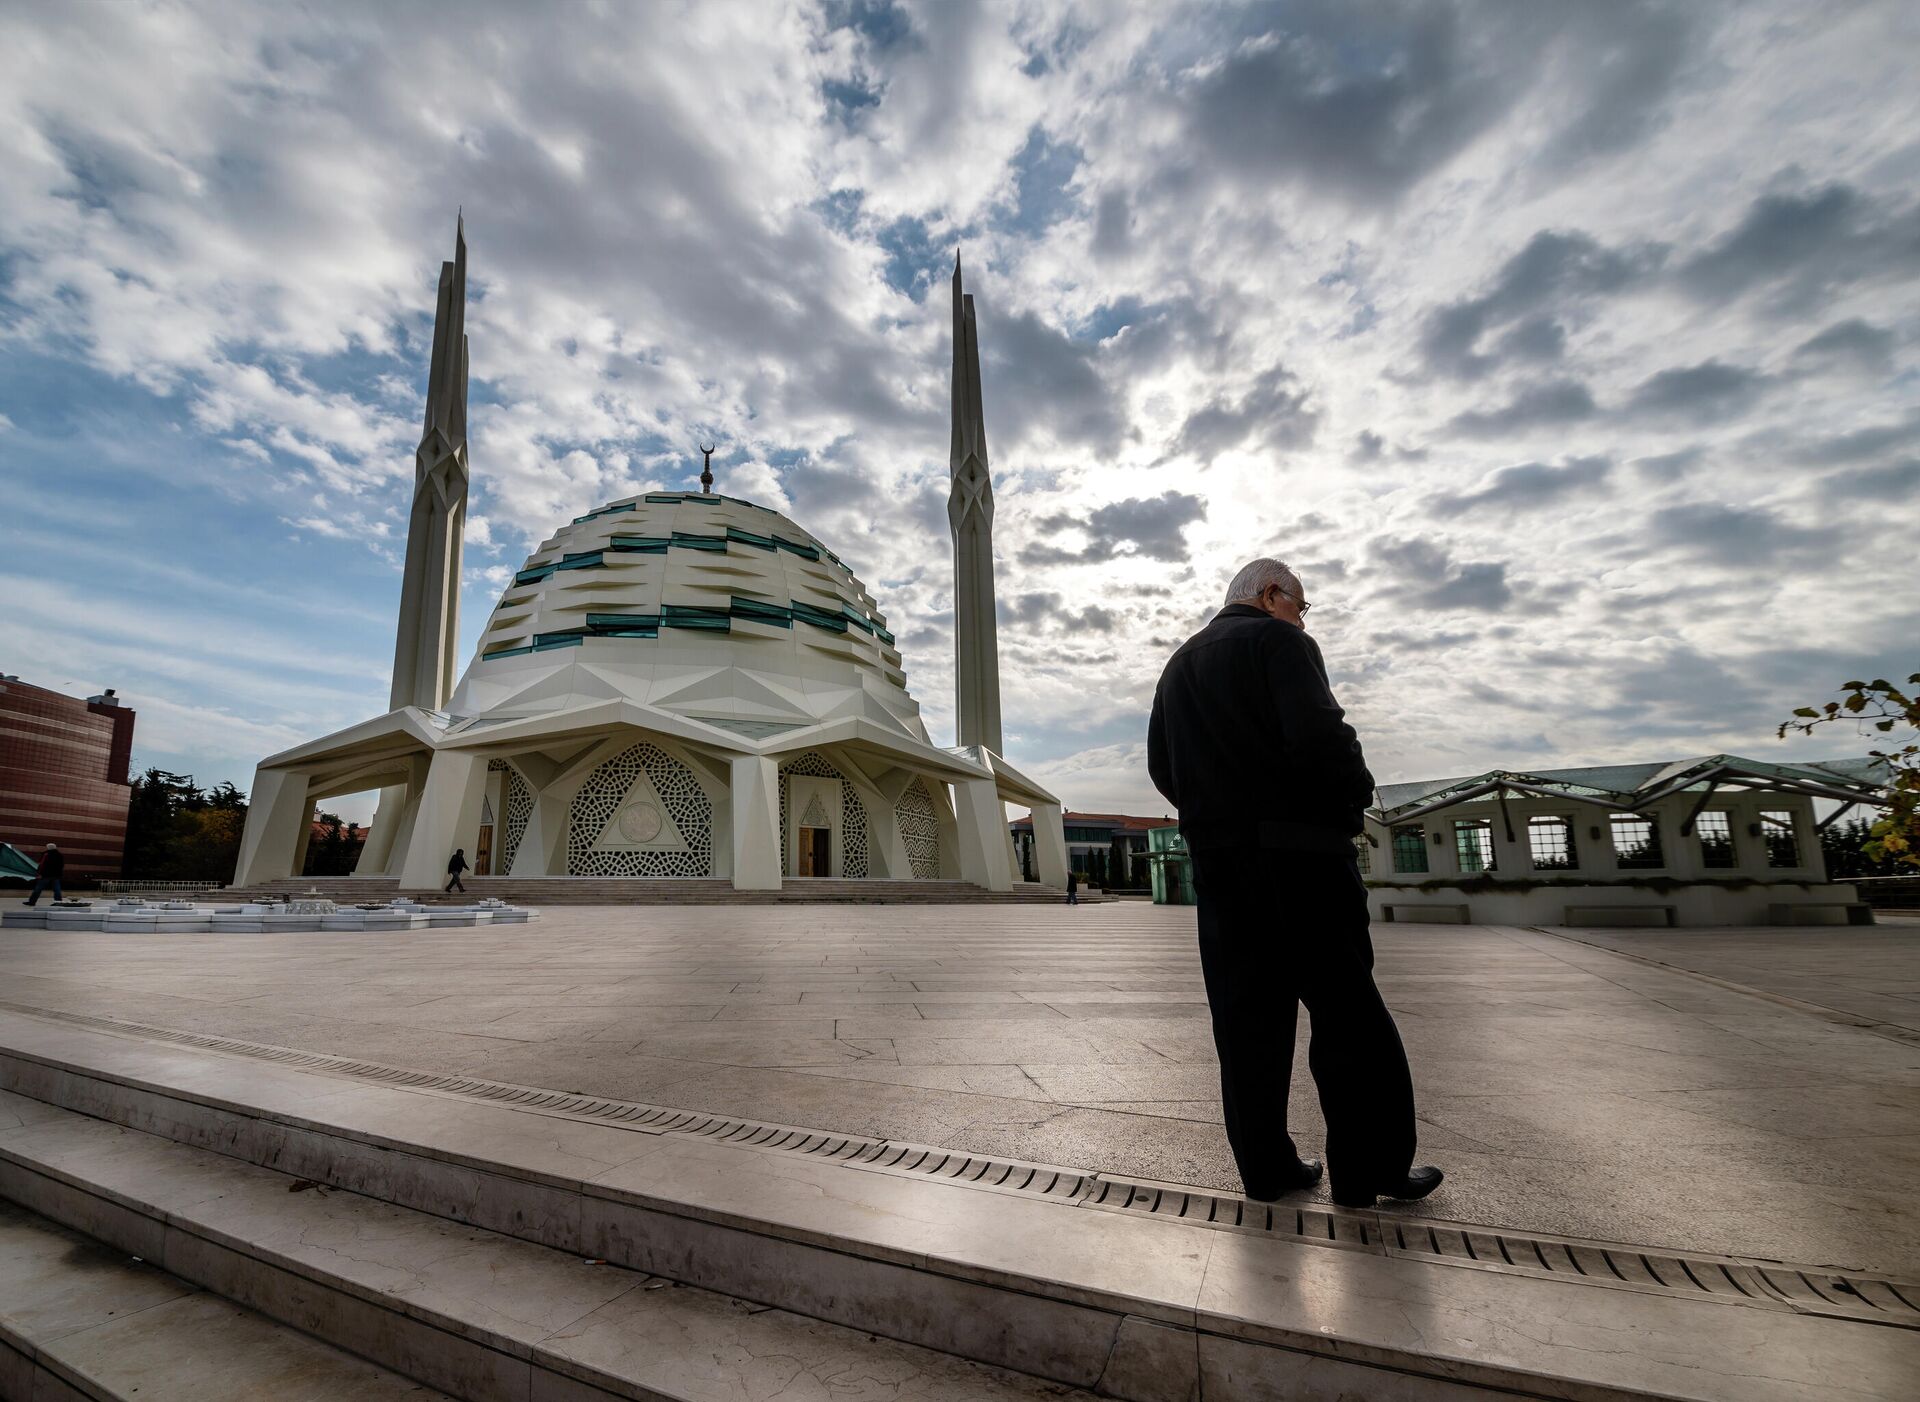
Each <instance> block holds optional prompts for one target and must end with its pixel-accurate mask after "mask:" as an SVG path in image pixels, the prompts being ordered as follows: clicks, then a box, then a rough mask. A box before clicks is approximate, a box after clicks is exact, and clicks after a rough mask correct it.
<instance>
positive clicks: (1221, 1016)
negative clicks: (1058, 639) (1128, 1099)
mask: <svg viewBox="0 0 1920 1402" xmlns="http://www.w3.org/2000/svg"><path fill="white" fill-rule="evenodd" d="M1310 607H1312V606H1311V605H1310V604H1309V603H1308V602H1307V597H1306V591H1305V589H1304V588H1303V587H1302V586H1301V583H1300V578H1299V576H1298V575H1296V574H1295V573H1294V572H1293V571H1292V570H1290V569H1288V568H1287V566H1285V565H1284V564H1282V563H1281V562H1280V561H1278V560H1255V561H1254V562H1253V563H1252V564H1250V565H1248V566H1247V567H1246V568H1245V569H1243V570H1241V571H1240V573H1239V574H1238V575H1237V576H1235V577H1234V581H1233V583H1232V584H1231V585H1229V586H1228V588H1227V605H1226V607H1225V608H1223V609H1221V610H1220V612H1219V613H1218V614H1216V615H1214V618H1213V621H1212V622H1211V623H1209V624H1208V625H1207V626H1206V627H1205V628H1203V629H1201V630H1200V631H1199V632H1198V633H1196V634H1194V636H1193V637H1191V638H1189V639H1187V641H1186V642H1185V643H1184V644H1182V645H1181V647H1180V650H1179V651H1177V652H1175V653H1174V655H1173V658H1172V660H1171V661H1169V662H1168V663H1167V667H1166V670H1165V671H1164V672H1162V673H1161V674H1160V685H1159V687H1158V688H1157V689H1156V690H1155V692H1154V696H1153V718H1152V720H1151V721H1150V722H1149V724H1148V728H1147V770H1148V773H1149V774H1151V775H1152V778H1153V782H1154V786H1155V787H1156V788H1158V789H1159V790H1160V792H1161V793H1163V794H1165V795H1166V796H1167V798H1168V799H1169V800H1170V801H1171V802H1172V803H1173V804H1174V805H1175V806H1176V807H1177V808H1178V809H1179V810H1180V836H1181V837H1182V839H1184V840H1185V842H1186V844H1187V850H1188V851H1189V852H1190V853H1191V854H1192V859H1193V876H1194V885H1195V888H1196V894H1197V895H1198V897H1199V903H1200V909H1199V925H1200V968H1201V973H1202V975H1203V976H1204V977H1205V980H1206V987H1207V1003H1208V1005H1209V1006H1210V1008H1211V1009H1212V1012H1213V1041H1214V1046H1215V1048H1216V1049H1217V1050H1218V1051H1219V1053H1220V1095H1221V1101H1222V1105H1223V1108H1224V1110H1225V1112H1226V1124H1227V1141H1228V1143H1229V1144H1231V1145H1232V1146H1233V1157H1234V1160H1235V1162H1236V1163H1237V1164H1238V1165H1239V1168H1240V1181H1241V1182H1242V1183H1243V1184H1245V1185H1246V1190H1247V1196H1249V1197H1252V1198H1259V1199H1262V1200H1266V1199H1271V1198H1274V1197H1277V1196H1279V1195H1280V1194H1281V1193H1284V1192H1287V1191H1290V1190H1293V1189H1298V1188H1307V1187H1311V1186H1312V1185H1313V1184H1315V1183H1317V1182H1318V1181H1319V1180H1320V1173H1321V1166H1320V1164H1319V1163H1318V1162H1316V1161H1313V1160H1307V1159H1302V1158H1301V1157H1300V1155H1299V1152H1298V1151H1297V1150H1296V1149H1295V1147H1294V1143H1293V1139H1292V1138H1291V1137H1290V1136H1289V1135H1288V1133H1287V1089H1288V1085H1289V1083H1290V1081H1291V1080H1292V1068H1293V1034H1294V1024H1295V1021H1296V1019H1297V1018H1298V1016H1299V1009H1300V1004H1301V1003H1305V1004H1306V1005H1307V1011H1308V1012H1309V1013H1310V1014H1311V1015H1312V1018H1313V1040H1312V1043H1311V1044H1310V1046H1309V1048H1308V1051H1307V1064H1308V1066H1309V1067H1311V1068H1312V1071H1313V1079H1314V1084H1315V1085H1316V1086H1318V1087H1319V1090H1320V1108H1321V1110H1322V1112H1323V1113H1324V1115H1325V1117H1326V1123H1327V1161H1328V1169H1329V1171H1330V1172H1331V1173H1332V1175H1333V1181H1332V1188H1333V1200H1334V1201H1335V1202H1337V1203H1339V1204H1341V1205H1342V1206H1344V1207H1371V1206H1373V1204H1374V1200H1375V1199H1376V1198H1377V1197H1379V1196H1382V1195H1384V1196H1386V1197H1391V1198H1423V1197H1425V1196H1426V1195H1427V1194H1428V1193H1430V1192H1432V1191H1433V1190H1434V1189H1435V1188H1437V1187H1438V1186H1440V1179H1441V1173H1440V1170H1439V1169H1437V1168H1415V1167H1414V1166H1413V1150H1414V1115H1413V1077H1412V1074H1411V1073H1410V1072H1409V1071H1408V1069H1407V1054H1406V1051H1405V1049H1404V1048H1403V1047H1402V1046H1401V1044H1400V1033H1399V1031H1398V1029H1397V1028H1395V1027H1394V1025H1393V1014H1392V1013H1390V1012H1388V1011H1387V1005H1386V1003H1385V1002H1383V1001H1382V1000H1381V997H1380V991H1379V990H1378V989H1377V988H1375V987H1374V983H1373V943H1372V941H1371V939H1370V938H1369V937H1368V934H1367V888H1366V885H1365V883H1363V882H1362V881H1361V879H1360V870H1359V865H1358V863H1357V862H1356V860H1355V857H1354V850H1353V840H1354V838H1355V837H1356V836H1358V835H1359V833H1360V831H1361V815H1362V813H1363V812H1364V810H1365V809H1366V807H1367V805H1368V804H1369V803H1371V802H1372V801H1373V776H1372V775H1371V774H1369V773H1368V772H1367V765H1366V761H1365V759H1364V757H1363V756H1362V755H1361V753H1360V741H1359V739H1358V738H1357V737H1356V736H1355V735H1354V733H1353V727H1352V726H1350V725H1348V724H1347V723H1346V720H1345V719H1344V717H1345V712H1343V711H1342V710H1341V709H1340V706H1339V704H1338V703H1337V702H1336V701H1335V700H1334V699H1333V692H1332V691H1331V690H1330V689H1329V687H1328V685H1327V669H1326V664H1325V663H1324V662H1322V661H1321V659H1320V649H1319V648H1318V647H1317V646H1315V644H1314V641H1313V639H1312V638H1310V637H1308V636H1307V628H1306V622H1305V618H1306V612H1307V610H1308V609H1309V608H1310Z"/></svg>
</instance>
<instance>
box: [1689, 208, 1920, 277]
mask: <svg viewBox="0 0 1920 1402" xmlns="http://www.w3.org/2000/svg"><path fill="white" fill-rule="evenodd" d="M1917 270H1920V204H1915V205H1909V206H1908V207H1907V208H1905V209H1894V208H1892V207H1891V206H1890V205H1889V204H1888V203H1887V202H1886V201H1883V200H1879V199H1875V198H1872V197H1870V196H1868V195H1866V194H1863V193H1862V192H1861V191H1860V190H1858V189H1856V188H1854V187H1853V186H1851V185H1847V184H1844V183H1841V182H1834V183H1832V184H1828V185H1822V186H1819V187H1816V188H1814V189H1809V190H1800V191H1777V192H1772V193H1768V194H1764V195H1761V196H1760V197H1759V198H1757V199H1756V200H1754V201H1753V203H1752V204H1751V205H1749V206H1748V208H1747V212H1746V214H1745V215H1744V216H1743V217H1742V218H1741V220H1740V222H1739V223H1738V224H1736V225H1735V226H1734V227H1733V228H1731V229H1729V230H1728V231H1727V232H1726V233H1725V234H1724V235H1722V236H1721V237H1720V238H1719V239H1718V240H1716V241H1715V242H1714V243H1713V244H1712V245H1710V246H1709V247H1707V248H1705V249H1703V250H1701V251H1700V252H1699V253H1697V254H1695V255H1694V256H1693V257H1692V258H1690V259H1688V260H1687V261H1686V262H1685V263H1684V264H1683V265H1682V266H1681V267H1680V269H1679V278H1680V283H1681V285H1682V286H1683V287H1685V288H1686V289H1687V290H1688V291H1690V292H1691V293H1693V295H1694V296H1696V297H1698V298H1700V299H1701V300H1703V301H1709V302H1725V301H1730V300H1731V299H1733V298H1735V297H1739V296H1742V295H1744V294H1746V293H1748V292H1752V291H1756V290H1759V289H1763V288H1772V289H1775V290H1776V291H1777V292H1778V294H1779V295H1780V299H1781V301H1782V303H1783V304H1785V305H1796V304H1799V303H1802V302H1804V301H1806V300H1807V299H1810V298H1812V297H1814V296H1817V295H1818V294H1819V293H1821V292H1823V291H1825V290H1827V289H1829V288H1833V287H1839V286H1844V285H1846V284H1850V283H1855V282H1865V281H1877V280H1880V279H1884V278H1889V277H1911V276H1913V274H1914V273H1915V272H1916V271H1917Z"/></svg>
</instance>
